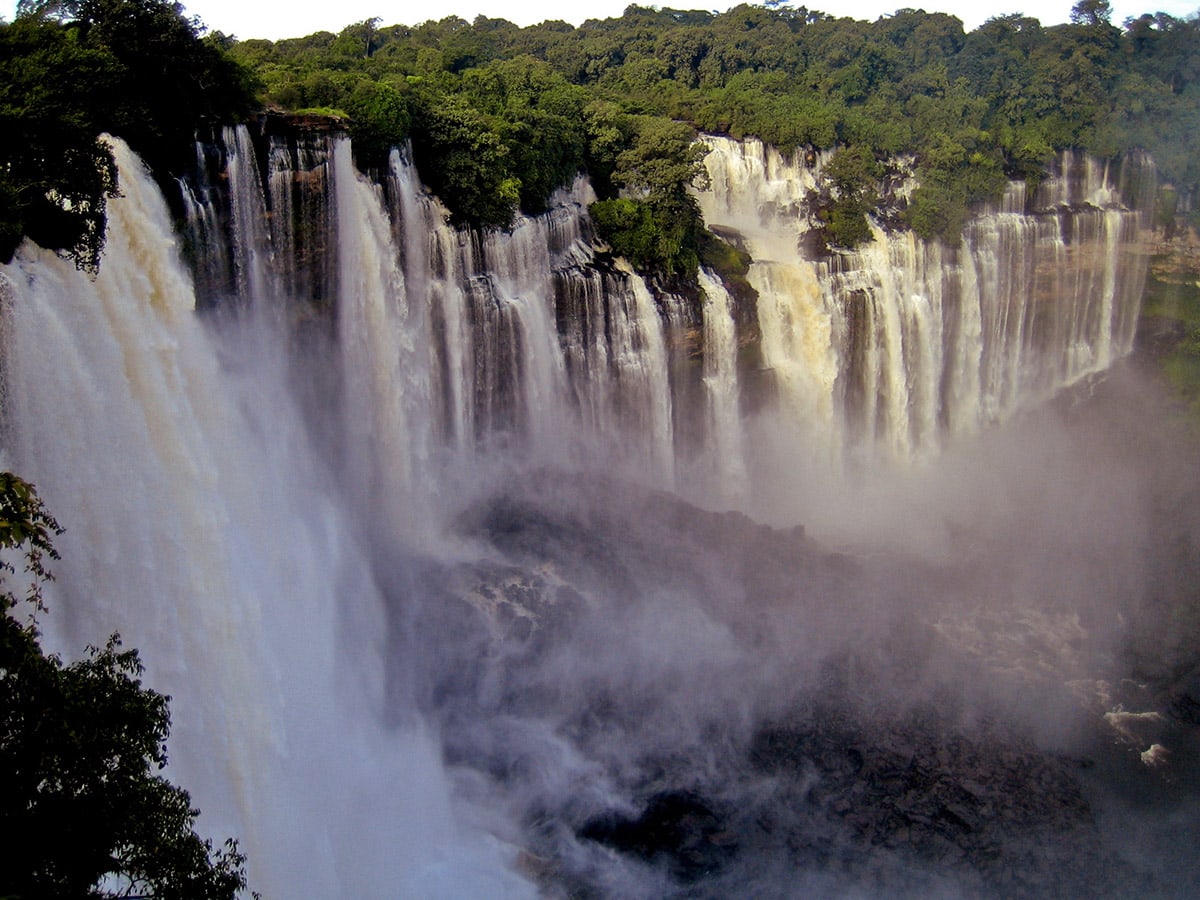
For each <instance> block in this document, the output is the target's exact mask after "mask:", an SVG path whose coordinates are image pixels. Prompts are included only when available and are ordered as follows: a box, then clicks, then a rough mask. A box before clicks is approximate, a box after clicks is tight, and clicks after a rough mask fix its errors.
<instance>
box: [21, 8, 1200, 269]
mask: <svg viewBox="0 0 1200 900" xmlns="http://www.w3.org/2000/svg"><path fill="white" fill-rule="evenodd" d="M1110 17H1111V9H1110V7H1109V6H1108V4H1107V3H1104V2H1100V0H1080V2H1079V3H1077V4H1076V7H1075V9H1074V11H1073V13H1072V21H1071V22H1069V23H1067V24H1064V25H1057V26H1050V27H1046V26H1043V25H1041V24H1040V23H1039V22H1038V21H1037V20H1036V19H1033V18H1030V17H1027V16H1022V15H1008V16H1000V17H996V18H993V19H990V20H988V21H987V22H985V23H984V24H983V25H982V26H980V27H979V28H977V29H975V30H974V31H971V32H970V33H967V32H964V30H963V27H962V23H961V21H960V20H959V19H957V18H955V17H953V16H949V15H945V14H942V13H925V12H922V11H919V10H912V9H901V10H898V11H897V12H896V13H894V14H893V15H890V16H884V17H881V18H880V19H878V20H877V21H875V22H864V21H857V20H853V19H849V18H837V17H835V16H832V15H827V14H825V13H822V12H817V11H815V10H809V9H807V8H805V7H798V8H792V7H789V6H785V5H783V4H779V3H769V4H767V5H766V6H753V5H748V4H743V5H741V6H737V7H735V8H733V9H731V10H729V11H728V12H724V13H715V12H705V11H682V10H676V9H669V8H668V9H656V8H650V7H642V6H636V5H634V6H630V7H628V8H627V9H626V10H625V12H624V13H623V14H622V15H621V16H620V17H619V18H615V19H607V20H603V21H599V20H590V21H588V22H585V23H583V24H582V25H581V26H579V27H578V28H575V27H572V26H570V25H567V24H566V23H564V22H558V21H549V22H543V23H541V24H539V25H534V26H531V27H528V28H520V27H518V26H516V25H514V24H513V23H511V22H507V21H504V20H503V19H489V18H486V17H483V16H480V17H477V18H476V19H475V21H474V22H467V21H465V20H463V19H461V18H458V17H455V16H450V17H447V18H444V19H441V20H439V21H428V22H425V23H423V24H421V25H416V26H405V25H387V26H384V25H381V24H380V20H379V19H369V20H365V21H362V22H356V23H353V24H351V25H348V26H347V27H346V28H344V29H343V30H342V31H341V32H340V33H338V34H333V33H331V32H318V33H316V34H312V35H308V36H306V37H301V38H295V39H290V40H281V41H275V42H272V41H267V40H260V39H249V40H241V41H239V40H236V39H234V38H231V37H228V36H225V35H222V34H220V33H217V34H213V35H209V36H208V37H206V38H201V37H200V34H201V31H202V28H201V26H200V25H199V23H198V22H197V21H196V20H194V19H187V18H185V17H184V16H183V13H182V8H181V7H180V6H179V5H178V4H175V3H167V2H163V0H75V2H41V3H37V2H29V0H25V2H23V3H22V4H21V5H20V7H19V16H18V18H17V20H16V21H15V22H13V23H12V24H11V25H7V26H2V28H0V48H2V50H0V68H2V69H3V75H4V76H5V77H4V79H3V80H2V81H0V85H3V86H2V87H0V122H3V124H4V125H5V126H6V132H5V133H7V134H14V135H21V136H22V137H23V138H24V140H20V141H17V140H9V141H5V142H3V148H2V149H3V154H4V159H3V160H0V161H2V162H3V163H4V166H3V168H2V169H0V181H2V182H3V183H2V184H0V213H2V215H0V259H7V258H9V257H11V254H12V250H13V248H14V247H15V245H16V243H17V242H18V241H19V240H20V238H21V236H23V235H29V236H30V237H33V238H34V239H35V240H38V241H39V243H43V244H44V245H47V246H51V247H53V248H55V249H58V250H61V251H63V252H65V253H68V254H70V255H72V256H74V257H75V258H76V260H77V261H79V262H80V263H81V265H85V266H88V267H94V266H95V264H96V261H97V254H98V247H99V243H100V241H102V237H103V229H102V228H100V227H99V223H102V222H103V215H104V209H103V203H104V198H105V197H106V196H110V195H111V193H112V190H113V189H114V180H113V179H114V176H113V171H112V166H111V160H110V159H109V158H108V157H107V155H106V153H105V151H104V150H103V147H101V146H98V145H97V144H95V142H94V133H98V132H99V131H103V130H107V131H112V132H114V133H116V134H119V135H121V136H122V137H124V138H126V139H127V140H129V141H130V143H131V144H132V145H133V147H134V148H135V149H136V150H138V152H139V153H141V154H142V155H143V156H145V157H147V158H148V159H149V161H150V163H151V165H152V166H153V167H154V168H155V169H156V170H157V171H159V172H161V171H163V170H164V169H169V168H170V163H171V154H172V153H179V152H181V151H180V148H181V147H182V146H184V145H185V144H186V143H187V141H188V140H190V135H191V133H192V131H193V130H194V129H195V127H196V126H197V125H198V124H203V123H206V122H212V121H228V120H230V117H232V116H236V115H237V113H238V112H239V111H244V110H245V109H246V107H247V101H248V97H249V93H250V91H251V88H252V87H253V86H254V85H255V84H257V86H258V88H259V93H258V98H259V100H260V101H261V102H262V103H266V104H270V105H274V106H276V107H279V108H283V109H285V110H291V111H295V110H301V109H333V110H342V111H345V112H346V113H347V114H348V115H349V117H350V122H351V124H350V127H351V131H352V133H353V135H354V138H355V144H356V152H357V156H358V162H359V166H360V167H361V168H363V169H367V170H369V169H379V168H382V166H383V165H385V163H386V159H387V154H388V152H389V151H390V149H391V148H392V147H395V146H402V145H403V144H404V143H405V142H408V141H411V146H412V152H413V157H414V161H415V162H416V164H417V167H418V169H419V170H420V173H421V176H422V179H423V180H424V181H425V183H426V184H427V185H429V186H430V187H431V189H433V190H434V191H435V192H437V193H438V195H439V196H440V197H441V199H442V200H443V201H444V202H445V203H446V205H447V207H448V209H449V210H450V213H451V217H452V219H453V220H454V221H455V222H456V223H457V224H461V225H471V226H476V227H484V228H488V227H506V226H507V225H509V224H510V223H511V221H512V219H513V217H514V216H515V215H516V214H517V213H518V212H525V213H537V212H540V211H542V210H543V209H545V206H546V203H547V202H548V200H549V197H550V195H551V194H552V193H553V191H554V190H555V189H557V188H558V187H561V186H564V185H567V184H569V183H570V182H571V180H572V179H573V178H574V177H575V175H576V174H577V173H579V172H586V173H587V174H588V175H589V176H590V177H591V179H592V183H593V185H594V186H595V188H596V191H597V194H598V199H599V205H598V206H597V207H596V209H595V210H594V212H595V214H596V219H597V222H598V225H599V228H600V231H601V233H602V234H603V235H604V237H605V238H606V240H608V241H609V243H610V244H611V245H612V246H613V247H614V248H615V249H617V250H618V252H622V253H627V254H628V255H629V256H630V259H631V260H632V261H633V262H634V263H635V264H636V265H637V266H638V268H640V269H641V270H643V271H644V272H646V273H648V274H653V275H658V276H662V277H665V278H667V279H679V278H683V279H685V280H686V279H689V278H691V277H693V275H694V269H695V263H696V259H697V253H696V251H697V242H698V238H697V235H699V234H700V232H701V231H702V230H703V229H702V223H701V222H700V217H699V212H698V210H697V209H696V207H695V204H694V203H691V202H689V200H688V199H687V198H688V193H687V188H688V186H689V185H691V184H693V177H692V168H689V167H693V168H694V166H693V164H694V162H695V159H694V158H692V157H687V156H686V154H685V155H684V157H682V158H681V157H679V155H678V154H679V151H678V149H677V146H676V145H678V144H679V143H680V141H681V140H683V136H684V135H687V140H690V139H691V137H692V136H693V135H695V134H696V133H697V132H699V133H704V132H710V133H718V134H729V135H731V136H734V137H745V136H751V135H753V136H757V137H759V138H761V139H762V140H763V141H764V142H766V143H768V144H772V145H775V146H777V147H780V148H781V149H783V150H785V151H788V150H798V149H800V148H807V149H808V150H814V149H826V150H827V149H835V148H841V150H840V151H839V152H838V153H837V154H835V155H834V159H835V160H841V162H840V163H838V165H839V166H840V167H842V168H846V169H854V170H855V171H849V172H842V173H840V174H838V178H839V179H840V180H841V182H842V183H841V184H840V185H838V186H837V188H836V190H835V191H833V192H832V193H831V194H830V196H829V198H828V200H829V202H827V203H825V205H824V214H823V216H822V220H823V226H822V227H823V231H824V239H825V242H826V243H827V245H829V246H831V247H835V248H844V247H852V246H854V245H856V244H858V243H860V242H862V241H863V240H866V239H867V238H868V237H869V235H870V228H869V227H868V226H867V223H866V217H867V216H874V217H875V218H876V219H878V220H884V219H886V221H887V222H888V224H890V225H895V224H902V225H906V226H907V227H910V228H912V229H913V230H914V231H916V232H917V233H918V234H920V235H921V236H922V237H925V238H929V239H934V238H940V239H943V240H947V241H949V242H954V241H956V240H957V238H958V234H959V231H960V229H961V226H962V222H963V220H964V218H965V217H966V216H967V215H968V214H969V210H970V208H971V205H972V204H974V203H977V202H979V201H982V200H986V199H989V198H995V197H997V196H998V195H999V193H1000V192H1001V191H1002V190H1003V185H1004V183H1005V180H1006V179H1007V178H1013V177H1016V178H1023V179H1026V180H1027V181H1030V182H1031V183H1036V181H1037V180H1039V179H1040V178H1041V177H1043V175H1044V174H1045V172H1046V170H1047V166H1048V165H1049V164H1050V163H1051V162H1052V161H1053V159H1054V157H1055V154H1056V153H1058V152H1059V151H1062V150H1065V149H1068V148H1071V149H1085V150H1088V151H1089V152H1092V153H1094V154H1098V155H1101V156H1106V157H1107V156H1113V155H1117V154H1120V153H1122V152H1126V151H1129V150H1133V149H1139V148H1140V149H1145V150H1147V151H1149V152H1150V153H1151V154H1152V155H1153V157H1154V159H1155V160H1156V162H1157V164H1158V166H1159V171H1160V173H1161V175H1162V178H1163V181H1164V183H1166V184H1169V185H1170V186H1172V187H1173V188H1174V189H1175V190H1176V191H1178V192H1179V193H1180V195H1185V196H1190V197H1194V196H1196V194H1197V192H1198V191H1200V112H1198V110H1200V62H1198V60H1200V17H1198V16H1192V17H1189V18H1186V19H1177V18H1174V17H1172V16H1170V15H1167V14H1165V13H1156V14H1146V15H1143V16H1140V17H1137V18H1131V19H1129V20H1127V21H1126V22H1125V23H1124V27H1123V28H1122V27H1117V26H1114V25H1113V24H1111V23H1110ZM247 73H252V77H251V76H250V75H248V74H247ZM27 96H33V97H37V99H38V102H37V103H34V104H28V103H26V102H24V99H23V98H25V97H27ZM659 149H665V151H666V154H667V156H666V158H665V159H664V161H663V164H662V165H661V166H660V165H646V164H645V161H646V159H647V158H648V157H650V155H651V154H652V153H654V152H657V151H658V150H659ZM64 151H67V152H64ZM672 154H674V157H672ZM898 154H905V155H908V156H911V157H912V158H913V159H914V160H915V169H914V174H915V177H916V180H917V182H918V184H919V187H918V188H917V189H916V191H915V192H914V193H913V195H912V197H911V199H910V200H909V201H907V203H906V206H905V208H903V209H901V210H899V215H896V214H895V213H896V210H892V211H891V212H890V213H889V214H888V215H887V216H883V215H882V212H881V209H880V207H879V204H881V203H885V202H890V200H889V198H888V197H887V195H886V192H885V191H882V190H881V189H880V185H879V183H878V178H877V177H876V176H875V175H874V173H873V172H872V171H870V167H869V166H868V167H867V168H866V169H864V168H863V164H865V162H866V161H867V160H870V159H874V160H886V159H889V158H894V157H896V156H897V155H898ZM639 157H640V158H641V161H640V162H639ZM50 159H53V160H56V161H57V160H60V159H66V160H67V164H66V165H63V166H56V167H54V171H53V172H47V171H45V170H46V169H47V168H49V167H47V166H46V165H45V163H46V161H47V160H50ZM852 161H854V162H855V165H854V166H852V165H851V162H852ZM847 179H849V180H847ZM851 182H853V185H851ZM618 201H619V202H618ZM1193 205H1195V204H1193ZM1185 208H1190V207H1185Z"/></svg>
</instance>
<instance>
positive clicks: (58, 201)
mask: <svg viewBox="0 0 1200 900" xmlns="http://www.w3.org/2000/svg"><path fill="white" fill-rule="evenodd" d="M17 11H18V16H17V18H16V20H15V21H14V22H12V23H11V24H0V262H8V261H9V260H11V259H12V255H13V253H14V251H15V250H16V248H17V246H18V245H19V244H20V242H21V240H22V239H23V238H24V237H26V236H27V237H29V238H30V239H31V240H33V241H35V242H36V243H38V244H39V245H41V246H42V247H45V248H48V249H52V250H58V251H61V252H63V253H65V254H67V255H69V256H71V257H73V258H74V259H75V260H76V262H77V263H78V264H79V265H80V266H81V267H83V268H87V269H95V268H96V267H97V266H98V265H99V261H100V252H101V249H102V247H103V244H104V224H105V201H106V200H107V198H108V197H110V196H112V195H113V193H114V192H115V191H116V190H117V183H116V178H117V173H116V166H115V164H114V162H113V158H112V153H111V152H110V151H109V149H108V148H107V146H105V145H104V144H103V143H102V142H100V141H98V140H97V138H98V137H99V136H100V135H101V134H102V133H109V134H115V135H118V136H120V137H122V138H124V139H125V140H126V141H128V142H129V144H130V145H131V146H132V147H133V148H134V149H135V150H137V151H138V153H140V154H141V155H142V158H143V159H145V160H146V162H147V164H148V165H150V166H151V167H152V168H153V169H154V170H155V171H156V172H158V173H159V174H162V173H165V172H168V171H172V170H179V169H180V168H181V160H183V159H185V158H187V157H188V156H189V155H190V154H191V152H192V147H193V144H194V141H195V135H196V132H197V129H198V128H201V127H202V126H204V125H206V124H208V125H211V124H215V123H218V122H222V121H225V122H229V121H235V120H237V119H239V118H243V117H245V116H246V115H247V114H248V113H249V112H250V111H251V110H252V109H253V108H254V105H255V102H256V101H255V96H254V87H253V83H252V80H251V77H250V75H249V73H248V72H247V71H246V70H245V69H244V68H243V67H241V66H239V65H238V64H237V63H235V62H234V61H233V60H231V59H230V58H229V57H228V56H227V55H226V54H225V53H224V51H223V50H222V49H221V48H220V47H218V46H217V45H216V44H214V43H212V42H209V41H205V40H202V39H201V26H200V24H199V23H198V22H197V21H196V20H194V19H188V18H185V17H184V15H183V8H182V7H181V6H180V5H179V4H177V3H165V2H162V0H67V2H53V0H51V2H31V0H22V2H21V3H19V4H18V7H17Z"/></svg>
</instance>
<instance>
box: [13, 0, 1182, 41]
mask: <svg viewBox="0 0 1200 900" xmlns="http://www.w3.org/2000/svg"><path fill="white" fill-rule="evenodd" d="M183 2H184V6H185V7H186V8H187V11H188V13H189V14H191V15H198V16H199V17H200V18H201V19H202V20H203V21H204V24H205V25H207V26H208V27H209V28H210V29H212V30H219V31H223V32H225V33H226V34H232V35H236V36H237V37H239V38H254V37H262V38H270V39H272V40H278V39H279V38H285V37H300V36H302V35H306V34H312V33H313V32H314V31H322V30H324V31H332V32H335V33H336V32H338V31H341V30H342V29H343V28H344V27H345V26H347V25H350V24H352V23H354V22H359V21H362V20H363V19H369V18H373V17H376V16H378V17H379V19H380V20H381V23H382V24H384V25H395V24H398V23H402V24H405V25H417V24H419V23H421V22H425V21H427V20H429V19H441V18H444V17H445V16H449V15H457V16H461V17H462V18H464V19H466V20H467V21H471V20H472V19H474V18H475V16H477V15H480V14H482V15H485V16H490V17H492V18H500V19H508V20H509V21H510V22H515V23H516V24H518V25H532V24H534V23H536V22H542V21H545V20H546V19H564V20H566V21H567V22H570V23H571V24H573V25H578V24H579V23H580V22H582V21H583V20H584V19H604V18H609V17H611V16H619V15H620V14H621V11H622V10H623V9H625V7H626V6H628V5H629V2H630V0H573V2H571V0H567V2H564V0H441V2H433V3H411V2H402V0H334V2H321V0H317V2H314V0H183ZM1073 3H1074V0H972V2H965V0H932V2H919V0H828V2H821V0H794V2H793V5H805V6H808V7H809V8H810V9H815V10H820V11H821V12H825V13H829V14H830V15H836V16H850V17H851V18H855V19H866V20H868V21H874V20H875V19H877V18H879V17H880V16H882V15H889V14H891V13H893V12H895V11H896V10H897V9H901V8H903V7H910V8H914V9H924V10H926V11H927V12H947V13H950V14H952V15H956V16H958V17H959V18H960V19H962V21H963V25H964V26H965V27H966V28H967V30H968V31H969V30H971V29H973V28H976V27H977V26H979V25H981V24H982V23H983V22H984V21H985V20H987V19H989V18H991V17H992V16H997V15H1006V14H1008V13H1014V12H1018V13H1024V14H1026V15H1030V16H1033V17H1034V18H1036V19H1038V20H1039V21H1041V22H1042V24H1044V25H1053V24H1057V23H1059V22H1065V21H1066V20H1067V17H1068V15H1069V14H1070V12H1071V6H1072V5H1073ZM710 4H711V5H710ZM641 5H646V6H650V5H654V6H667V7H671V8H674V9H716V10H725V9H728V8H729V7H731V6H735V5H736V2H730V0H718V2H716V3H715V4H714V3H713V0H708V2H705V0H691V2H689V0H671V2H666V3H657V4H651V3H643V4H641ZM15 9H16V0H0V14H3V15H4V16H5V17H6V18H8V19H11V18H12V15H13V11H14V10H15ZM1197 9H1200V0H1113V17H1112V21H1113V24H1114V25H1120V24H1121V23H1122V22H1123V21H1124V20H1125V19H1126V18H1127V17H1129V16H1137V15H1141V14H1142V13H1144V12H1158V11H1160V10H1161V11H1162V12H1167V13H1170V14H1171V15H1173V16H1176V17H1179V18H1183V17H1185V16H1189V15H1191V14H1192V13H1194V12H1196V11H1197Z"/></svg>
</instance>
